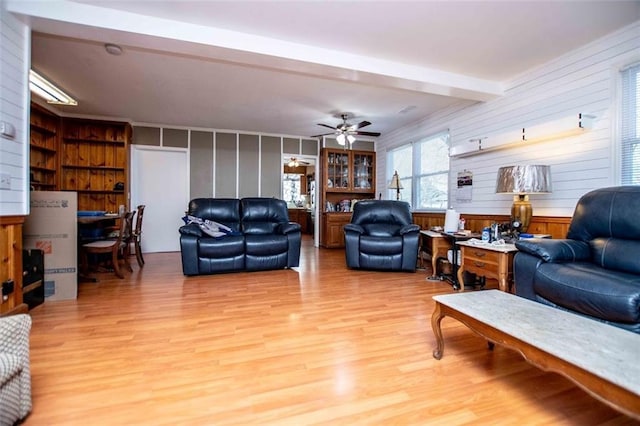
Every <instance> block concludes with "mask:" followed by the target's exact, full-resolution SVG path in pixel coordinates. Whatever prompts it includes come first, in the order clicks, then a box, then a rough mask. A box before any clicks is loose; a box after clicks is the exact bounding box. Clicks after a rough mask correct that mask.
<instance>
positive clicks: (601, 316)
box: [514, 186, 640, 333]
mask: <svg viewBox="0 0 640 426" xmlns="http://www.w3.org/2000/svg"><path fill="white" fill-rule="evenodd" d="M639 215H640V186H619V187H611V188H602V189H597V190H594V191H591V192H589V193H587V194H585V195H583V196H582V197H581V198H580V200H579V201H578V204H577V206H576V209H575V212H574V215H573V218H572V219H571V224H570V226H569V231H568V233H567V238H566V239H556V240H551V239H539V240H520V241H518V242H516V247H517V248H518V250H519V252H518V253H517V254H516V256H515V259H514V274H515V284H516V294H517V295H519V296H522V297H525V298H527V299H531V300H536V301H539V302H542V303H545V304H548V305H551V306H555V307H558V308H562V309H565V310H569V311H573V312H575V313H578V314H581V315H585V316H588V317H591V318H594V319H597V320H600V321H604V322H607V323H610V324H612V325H616V326H618V327H622V328H625V329H628V330H631V331H634V332H636V333H640V220H639V219H640V217H639Z"/></svg>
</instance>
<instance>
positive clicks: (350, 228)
mask: <svg viewBox="0 0 640 426" xmlns="http://www.w3.org/2000/svg"><path fill="white" fill-rule="evenodd" d="M344 232H355V233H356V234H360V235H362V234H364V228H363V227H362V226H360V225H356V224H354V223H347V224H346V225H344Z"/></svg>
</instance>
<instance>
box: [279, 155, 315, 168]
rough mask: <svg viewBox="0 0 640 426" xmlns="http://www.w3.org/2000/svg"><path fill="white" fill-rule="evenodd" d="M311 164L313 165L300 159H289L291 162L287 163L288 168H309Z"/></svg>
mask: <svg viewBox="0 0 640 426" xmlns="http://www.w3.org/2000/svg"><path fill="white" fill-rule="evenodd" d="M285 160H286V159H285ZM309 164H311V163H309V162H308V161H303V160H300V159H299V158H296V157H291V158H289V161H288V162H287V166H289V167H299V166H308V165H309Z"/></svg>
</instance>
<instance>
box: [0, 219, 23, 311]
mask: <svg viewBox="0 0 640 426" xmlns="http://www.w3.org/2000/svg"><path fill="white" fill-rule="evenodd" d="M24 219H25V217H24V216H0V282H2V283H4V282H5V281H13V291H12V292H11V293H10V294H7V295H6V300H5V298H4V296H3V297H2V299H1V300H0V316H1V315H12V314H19V313H25V312H27V310H28V307H27V305H26V304H25V303H23V301H22V226H23V224H24Z"/></svg>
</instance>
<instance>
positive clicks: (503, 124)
mask: <svg viewBox="0 0 640 426" xmlns="http://www.w3.org/2000/svg"><path fill="white" fill-rule="evenodd" d="M496 60H497V61H499V58H496ZM639 60H640V21H638V22H636V23H634V24H632V25H630V26H628V27H626V28H623V29H622V30H619V31H617V32H615V33H612V34H610V35H608V36H606V37H603V38H602V39H600V40H597V41H595V42H593V43H591V44H589V45H587V46H584V47H582V48H580V49H576V50H575V51H573V52H571V53H570V54H567V55H565V56H563V57H560V58H558V59H556V60H554V61H552V62H550V63H548V64H546V65H544V66H542V67H539V68H537V69H534V70H531V71H529V72H527V73H525V74H523V75H521V76H519V77H518V78H516V79H515V80H514V81H512V82H509V83H508V84H507V85H506V88H507V90H506V91H505V95H504V96H503V97H501V98H499V99H495V100H492V101H489V102H486V103H481V104H475V105H472V106H470V107H466V108H462V107H460V108H451V109H448V110H444V111H439V112H438V113H436V114H434V115H432V116H429V117H426V118H425V119H423V120H421V121H419V122H417V123H414V124H413V125H411V126H408V127H405V128H403V129H400V130H398V131H395V132H393V133H391V134H388V135H384V136H383V137H381V138H380V140H379V142H378V146H377V152H378V162H377V165H378V166H377V174H378V182H379V183H380V184H382V183H383V182H386V180H387V173H386V170H385V168H386V164H385V163H386V154H387V150H388V149H390V148H393V147H396V146H399V145H402V144H405V143H407V142H411V141H417V140H418V139H420V138H423V137H424V136H428V135H431V134H434V133H436V132H439V131H442V130H445V129H449V130H450V134H451V145H457V144H467V143H469V142H468V140H469V139H472V138H478V137H485V136H489V135H498V134H502V133H505V132H507V131H513V130H517V129H521V128H522V127H528V126H533V125H537V124H542V123H545V122H549V121H553V120H557V119H562V118H564V117H566V116H569V115H572V114H576V115H577V114H578V113H587V114H593V115H595V116H596V119H595V123H594V128H593V130H592V131H589V132H585V133H583V134H581V135H577V136H572V137H568V138H564V139H560V140H552V141H548V142H544V143H537V144H533V145H529V146H522V147H515V148H509V149H504V150H500V151H493V152H487V153H483V154H479V155H475V156H472V157H467V158H452V159H451V173H450V175H449V181H450V189H451V190H450V200H451V203H450V204H451V205H453V206H454V207H455V208H456V210H458V211H460V212H461V213H470V214H474V213H475V214H508V212H509V211H510V206H511V203H512V198H511V197H510V196H509V195H503V194H495V193H494V191H495V179H496V174H497V170H498V168H499V167H501V166H507V165H513V164H548V165H551V172H552V180H553V193H552V194H546V195H542V194H540V195H532V196H531V201H532V204H533V208H534V215H539V216H571V215H572V214H573V209H574V207H575V204H576V202H577V200H578V198H579V197H580V196H581V195H582V194H584V193H585V192H587V191H589V190H591V189H595V188H599V187H605V186H612V185H616V184H618V182H619V175H618V172H617V168H618V166H617V165H618V161H617V158H616V157H617V155H616V154H617V141H618V139H619V138H618V137H617V119H616V117H617V109H618V103H619V102H618V86H617V85H618V71H619V70H620V69H621V68H622V67H624V66H625V65H627V64H629V63H632V62H636V61H639ZM465 169H466V170H469V171H471V172H473V200H472V202H470V203H456V202H455V188H456V176H457V173H458V172H460V171H463V170H465ZM378 192H383V193H386V191H378Z"/></svg>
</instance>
